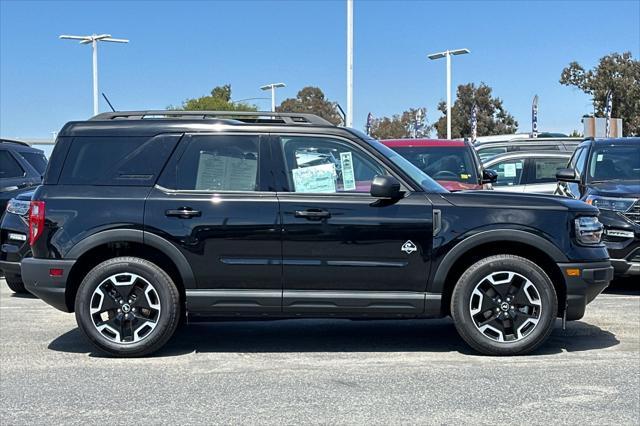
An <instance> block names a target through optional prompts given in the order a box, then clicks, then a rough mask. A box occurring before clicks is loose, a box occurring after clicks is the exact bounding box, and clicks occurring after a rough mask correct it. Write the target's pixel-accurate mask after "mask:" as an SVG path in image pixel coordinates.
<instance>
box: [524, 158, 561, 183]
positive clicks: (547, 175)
mask: <svg viewBox="0 0 640 426" xmlns="http://www.w3.org/2000/svg"><path fill="white" fill-rule="evenodd" d="M532 161H533V164H534V174H533V179H532V181H531V182H529V183H548V182H556V173H557V172H558V170H560V169H564V168H565V167H567V159H566V158H533V159H532Z"/></svg>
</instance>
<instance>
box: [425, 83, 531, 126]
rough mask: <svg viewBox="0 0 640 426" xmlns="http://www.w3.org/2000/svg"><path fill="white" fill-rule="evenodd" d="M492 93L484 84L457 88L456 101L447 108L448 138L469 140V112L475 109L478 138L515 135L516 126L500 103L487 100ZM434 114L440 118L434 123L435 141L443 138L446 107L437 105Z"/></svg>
mask: <svg viewBox="0 0 640 426" xmlns="http://www.w3.org/2000/svg"><path fill="white" fill-rule="evenodd" d="M491 92H492V89H491V87H489V86H487V85H486V84H484V83H480V85H479V86H478V87H476V86H475V85H474V84H473V83H468V84H461V85H460V86H458V90H457V97H456V100H455V102H454V104H453V106H452V107H451V137H452V138H464V137H470V136H471V109H472V108H473V105H474V104H476V105H477V106H478V113H477V119H478V136H489V135H504V134H511V133H515V132H516V130H518V122H517V121H516V120H515V118H513V116H512V115H511V114H509V113H508V112H507V110H505V109H504V106H503V105H502V99H500V98H494V97H492V96H491ZM438 110H439V111H440V112H442V113H443V114H444V116H443V117H440V119H439V120H438V121H437V122H436V124H435V127H436V130H437V132H438V137H439V138H445V137H446V136H447V116H446V114H447V104H446V103H445V102H440V104H438Z"/></svg>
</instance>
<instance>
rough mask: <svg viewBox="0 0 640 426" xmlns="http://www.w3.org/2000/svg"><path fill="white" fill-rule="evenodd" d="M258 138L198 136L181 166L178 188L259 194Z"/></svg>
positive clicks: (178, 169) (178, 173) (179, 167)
mask: <svg viewBox="0 0 640 426" xmlns="http://www.w3.org/2000/svg"><path fill="white" fill-rule="evenodd" d="M258 142H259V137H258V136H253V135H251V136H248V135H247V136H245V135H242V136H233V135H219V136H194V137H193V138H192V139H191V141H190V142H189V145H188V146H187V148H186V149H185V152H184V153H183V154H182V156H181V158H180V161H179V162H178V165H177V170H176V177H177V189H181V190H196V191H256V190H257V189H258Z"/></svg>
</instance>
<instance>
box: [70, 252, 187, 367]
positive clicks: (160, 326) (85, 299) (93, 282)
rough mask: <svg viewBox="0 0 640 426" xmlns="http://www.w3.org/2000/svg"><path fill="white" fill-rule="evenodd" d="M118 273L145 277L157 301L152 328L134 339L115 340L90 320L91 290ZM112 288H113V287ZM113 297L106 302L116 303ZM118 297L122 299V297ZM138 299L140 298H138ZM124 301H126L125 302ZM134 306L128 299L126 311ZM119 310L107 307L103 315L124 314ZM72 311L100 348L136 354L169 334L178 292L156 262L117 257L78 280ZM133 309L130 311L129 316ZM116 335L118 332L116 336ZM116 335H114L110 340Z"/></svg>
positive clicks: (122, 354) (176, 311)
mask: <svg viewBox="0 0 640 426" xmlns="http://www.w3.org/2000/svg"><path fill="white" fill-rule="evenodd" d="M118 274H122V275H127V274H131V276H133V274H135V275H137V276H138V277H142V279H143V280H142V281H143V282H145V281H146V284H150V285H152V287H153V290H154V297H156V296H157V299H154V300H155V301H156V302H157V304H158V306H159V310H158V313H157V318H156V321H155V328H152V329H151V331H149V332H148V333H147V334H146V335H145V336H144V337H142V338H141V340H140V341H137V342H125V343H119V342H116V341H112V340H110V339H109V338H108V337H107V336H106V335H105V334H104V333H101V332H100V331H98V327H97V326H96V324H94V318H95V316H94V315H95V314H94V315H92V314H91V307H92V305H91V303H92V298H93V297H94V296H95V294H94V292H95V291H96V289H97V288H98V286H101V285H102V284H103V283H106V282H107V280H108V279H109V278H110V277H112V276H115V275H118ZM124 287H126V286H124ZM102 288H103V287H101V289H102ZM112 288H114V289H116V290H117V287H112ZM123 291H125V290H123ZM136 291H140V290H136ZM139 294H140V293H138V295H139ZM143 296H144V294H143ZM123 297H127V296H123ZM116 299H118V297H113V298H112V299H110V300H109V302H110V303H113V304H116V307H117V303H118V302H117V301H116ZM105 300H106V297H105ZM120 301H121V302H122V300H120ZM142 302H144V300H142ZM103 303H104V301H101V302H100V307H102V305H103ZM145 303H146V302H145ZM125 304H127V303H126V302H125ZM127 306H128V304H127ZM134 306H135V304H133V303H132V304H131V308H127V311H126V312H129V309H131V310H132V311H133V312H135V309H134V308H133V307H134ZM144 309H145V308H140V309H139V310H138V312H139V314H138V315H140V314H141V312H142V311H143V310H144ZM121 311H122V310H121V309H118V310H117V312H118V313H115V312H116V311H115V310H110V311H108V312H109V313H108V314H107V316H111V315H114V316H116V315H120V317H119V318H122V317H123V316H124V314H123V313H120V312H121ZM75 312H76V321H77V323H78V326H79V327H80V329H81V330H82V332H83V333H84V334H85V335H86V336H87V338H88V339H89V340H90V341H91V342H92V343H93V344H94V345H95V346H96V347H98V348H99V349H100V350H102V351H104V352H107V353H109V354H111V355H115V356H118V357H139V356H144V355H149V354H151V353H153V352H155V351H157V350H158V349H160V348H161V347H162V346H163V345H164V344H165V343H166V342H167V341H168V340H169V339H170V338H171V336H173V334H174V332H175V330H176V327H177V326H178V322H179V319H180V312H181V305H180V295H179V292H178V289H177V288H176V285H175V284H174V282H173V280H172V279H171V277H169V275H168V274H167V273H166V272H165V271H163V270H162V269H161V268H160V267H158V266H157V265H155V264H153V263H151V262H149V261H147V260H144V259H140V258H136V257H117V258H114V259H110V260H107V261H105V262H102V263H100V264H99V265H97V266H96V267H95V268H93V269H92V270H91V271H90V272H89V273H88V274H87V276H86V277H85V278H84V280H82V283H81V284H80V287H79V288H78V293H77V295H76V300H75ZM105 312H107V311H105ZM133 312H132V313H131V317H132V318H133ZM130 329H131V328H130ZM123 335H124V333H123ZM119 336H120V335H118V338H119ZM118 338H116V337H114V340H117V339H118Z"/></svg>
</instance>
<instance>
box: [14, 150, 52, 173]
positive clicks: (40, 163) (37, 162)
mask: <svg viewBox="0 0 640 426" xmlns="http://www.w3.org/2000/svg"><path fill="white" fill-rule="evenodd" d="M20 155H21V156H22V158H24V159H25V160H27V162H28V163H29V164H30V165H31V167H33V168H34V169H36V171H37V172H38V173H40V174H41V175H44V172H45V170H47V158H46V157H45V156H44V154H41V153H39V152H21V153H20Z"/></svg>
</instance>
